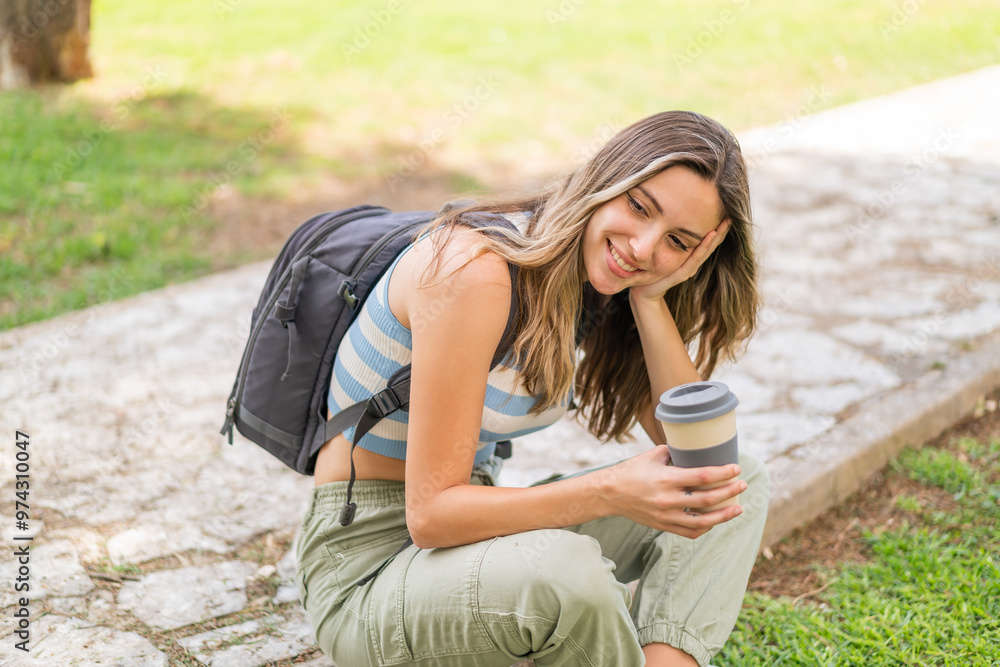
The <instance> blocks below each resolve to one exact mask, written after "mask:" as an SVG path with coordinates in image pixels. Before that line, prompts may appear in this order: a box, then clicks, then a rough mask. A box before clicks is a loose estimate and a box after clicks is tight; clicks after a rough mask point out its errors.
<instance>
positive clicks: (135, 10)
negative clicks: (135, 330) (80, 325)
mask: <svg viewBox="0 0 1000 667" xmlns="http://www.w3.org/2000/svg"><path fill="white" fill-rule="evenodd" d="M991 4H992V3H991V2H988V1H986V0H957V1H956V2H952V3H947V4H942V3H919V4H918V5H917V6H918V7H919V9H918V10H917V11H916V12H914V13H912V15H907V14H905V13H900V10H899V7H901V6H902V5H903V3H900V2H891V1H889V0H880V1H876V2H872V1H870V0H835V1H831V2H827V3H809V4H805V3H800V4H795V3H782V2H778V1H777V0H761V1H760V2H756V1H755V2H746V1H744V0H718V1H715V2H706V3H690V2H681V1H680V0H670V1H668V2H664V3H658V4H657V5H656V6H655V8H654V7H652V6H647V5H641V6H640V5H636V4H634V3H626V2H623V1H621V0H587V1H586V2H584V1H582V0H562V1H561V2H556V1H555V0H552V1H551V2H543V3H535V2H530V1H529V0H517V1H513V2H507V3H504V5H503V9H502V10H496V9H487V8H485V6H480V5H476V4H461V3H454V2H445V0H427V1H425V2H421V3H411V2H407V1H404V0H399V2H398V3H397V2H395V0H393V1H391V2H390V0H384V1H380V2H367V3H362V2H346V1H345V0H340V1H336V2H331V3H314V2H306V1H305V0H289V1H288V2H284V3H273V2H263V1H262V0H212V2H205V1H203V0H178V1H177V2H173V3H140V2H125V0H104V1H102V2H100V3H95V5H94V9H93V22H92V35H91V54H92V59H93V61H94V66H95V70H96V72H97V77H96V78H95V79H94V80H92V81H87V82H81V83H78V84H75V85H74V86H70V87H67V88H65V89H48V90H45V91H41V92H37V91H36V92H20V93H2V94H0V256H2V260H0V328H8V327H11V326H16V325H19V324H23V323H26V322H29V321H33V320H38V319H42V318H45V317H50V316H52V315H54V314H56V313H59V312H63V311H65V310H70V309H75V308H81V307H84V306H87V305H90V304H93V303H97V302H99V301H103V300H106V299H108V298H118V297H121V296H125V295H128V294H133V293H136V292H140V291H143V290H146V289H150V288H153V287H157V286H160V285H163V284H166V283H169V282H173V281H177V280H183V279H186V278H189V277H192V276H195V275H200V274H202V273H205V272H207V271H211V270H216V269H219V268H222V267H226V266H231V265H233V264H235V263H238V262H240V261H243V260H244V259H246V257H243V256H219V255H218V253H217V252H215V251H214V250H213V248H212V246H211V245H210V244H209V243H207V241H206V240H207V239H210V238H211V237H212V230H213V228H214V227H215V226H217V225H219V224H221V223H220V221H218V220H215V219H213V218H212V217H211V215H210V213H211V210H212V208H211V206H208V205H207V203H208V201H209V200H210V199H212V197H213V196H216V195H218V194H219V191H218V190H217V188H216V184H217V183H218V182H219V180H220V179H223V178H225V177H226V172H227V165H231V166H233V169H232V170H231V171H233V173H234V176H233V177H232V178H231V181H232V182H231V184H229V186H227V189H226V190H225V192H227V193H229V194H234V193H235V194H236V195H243V196H251V197H259V198H262V199H270V200H279V201H280V200H283V199H286V198H289V197H291V196H296V197H300V196H302V195H303V193H307V194H308V193H312V194H313V195H315V196H314V198H317V197H319V196H320V195H321V194H322V192H323V190H322V188H323V184H324V183H328V182H330V181H331V180H333V181H335V182H337V183H338V184H341V185H342V186H343V187H341V192H350V191H351V190H352V188H360V186H361V185H363V184H364V185H367V186H368V187H367V191H369V192H370V191H372V187H376V188H377V187H381V188H383V189H388V188H389V185H391V184H392V183H393V182H394V181H393V179H394V178H397V177H399V176H405V177H409V176H410V175H411V167H412V173H413V174H416V175H418V176H419V177H420V178H423V179H429V180H432V181H435V182H439V183H442V184H443V186H444V187H445V188H447V189H453V190H456V191H461V190H466V189H484V188H489V187H490V186H491V185H494V184H495V183H496V181H497V179H500V180H502V181H504V182H505V185H506V186H511V185H513V186H515V187H516V186H517V185H518V184H520V183H526V182H529V181H531V180H532V179H537V178H540V177H546V176H547V175H549V174H551V173H552V172H553V171H554V170H556V169H561V168H564V167H566V166H568V165H569V164H572V163H573V162H575V161H577V160H579V159H581V157H582V156H583V155H585V154H586V153H587V152H588V151H590V150H593V149H594V148H596V146H597V145H599V144H600V142H601V141H603V140H604V139H606V138H607V137H608V136H610V133H611V132H613V131H614V130H616V129H619V128H621V127H623V126H624V125H626V124H627V123H629V122H631V121H633V120H635V119H637V118H639V117H641V116H643V115H646V114H649V113H652V112H654V111H658V110H662V109H667V108H688V109H696V110H699V111H702V112H704V113H707V114H709V115H712V116H715V117H717V118H718V119H720V120H721V121H723V122H724V123H726V124H727V125H729V126H730V127H732V128H734V129H736V130H742V129H746V128H749V127H753V126H756V125H761V124H767V123H774V122H779V121H781V120H783V119H785V118H787V117H789V116H794V115H797V114H800V113H802V112H803V111H804V110H806V111H817V110H819V109H822V108H827V107H830V106H835V105H838V104H843V103H846V102H850V101H854V100H857V99H861V98H865V97H869V96H872V95H875V94H879V93H883V92H887V91H891V90H895V89H899V88H902V87H905V86H909V85H912V84H915V83H920V82H923V81H928V80H932V79H937V78H940V77H944V76H948V75H951V74H955V73H958V72H963V71H967V70H971V69H974V68H977V67H981V66H984V65H988V64H993V63H996V62H997V61H998V60H1000V57H998V53H1000V40H998V37H997V35H1000V12H996V11H995V9H994V8H993V7H992V6H991ZM894 12H895V14H894ZM365 30H367V32H368V33H369V34H368V35H367V36H366V35H365V34H364V31H365ZM275 119H284V120H283V121H281V122H282V123H286V125H285V126H284V128H283V129H282V131H281V132H280V133H278V134H277V135H276V138H274V139H273V140H271V141H267V142H257V143H258V144H259V146H258V149H257V150H256V152H255V154H254V155H253V156H252V157H248V156H249V152H248V151H241V146H244V147H245V144H244V142H246V141H248V140H253V139H254V138H259V137H260V136H261V133H262V132H266V129H267V127H268V125H269V124H270V123H272V122H274V121H275ZM102 123H103V125H102ZM84 152H85V154H83V153H84ZM407 165H410V167H407ZM373 184H374V185H373ZM317 193H319V194H317ZM342 196H346V195H342ZM352 203H353V202H352ZM396 203H397V204H399V205H402V206H405V205H406V201H401V202H396Z"/></svg>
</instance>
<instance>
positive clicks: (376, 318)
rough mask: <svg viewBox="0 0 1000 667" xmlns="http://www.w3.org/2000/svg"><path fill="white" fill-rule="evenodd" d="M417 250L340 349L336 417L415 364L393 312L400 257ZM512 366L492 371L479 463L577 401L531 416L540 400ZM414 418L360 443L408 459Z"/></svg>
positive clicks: (380, 427)
mask: <svg viewBox="0 0 1000 667" xmlns="http://www.w3.org/2000/svg"><path fill="white" fill-rule="evenodd" d="M412 247H413V246H412V245H411V246H410V247H409V248H407V249H406V250H404V251H403V252H402V253H400V254H399V256H398V257H397V258H396V260H395V261H394V262H393V263H392V264H391V265H390V266H389V269H388V270H387V271H386V272H385V275H384V276H382V278H380V279H379V281H378V282H377V283H376V284H375V286H374V287H373V288H372V291H371V293H370V294H369V297H368V299H367V300H366V301H365V303H364V305H363V306H362V307H361V312H360V313H358V316H357V318H356V319H355V320H354V322H352V323H351V326H350V328H349V329H348V330H347V334H346V335H345V336H344V338H343V340H341V342H340V347H338V348H337V356H336V359H335V360H334V364H333V375H332V377H331V380H330V393H329V397H328V403H329V407H330V414H336V413H337V412H338V411H340V410H343V409H344V408H346V407H348V406H350V405H353V404H354V403H358V402H361V401H365V400H367V399H368V398H369V397H371V396H372V395H373V394H375V393H377V392H379V391H381V390H382V389H385V388H386V386H387V385H388V383H389V378H390V377H391V376H392V374H393V373H395V372H396V371H397V370H399V369H400V368H402V367H403V366H405V365H406V364H408V363H410V360H411V358H412V356H413V343H412V336H411V332H410V330H409V329H407V328H406V327H404V326H403V325H402V324H401V323H400V322H399V320H397V319H396V316H395V315H393V314H392V311H391V310H390V309H389V278H390V277H391V276H392V273H393V271H394V270H395V268H396V264H398V263H399V260H400V258H402V257H403V255H404V254H406V252H408V251H409V249H410V248H412ZM507 363H508V359H507V358H505V359H504V360H503V361H501V362H500V363H499V364H497V366H496V367H494V368H493V370H491V371H490V373H489V376H488V378H487V387H486V403H485V405H484V407H483V421H482V426H481V429H480V431H479V445H478V448H477V452H476V459H475V462H476V463H479V462H481V461H484V460H486V459H488V458H489V457H490V456H492V454H493V450H494V448H495V445H496V443H497V442H498V441H501V440H510V439H512V438H517V437H520V436H523V435H527V434H528V433H533V432H534V431H538V430H541V429H543V428H545V427H546V426H550V425H552V424H554V423H555V422H556V421H558V420H559V418H560V417H561V416H562V415H563V414H564V413H565V412H566V410H567V408H568V406H569V402H570V399H571V398H572V397H571V396H567V397H566V399H565V400H564V401H563V402H562V403H561V404H559V405H556V406H553V407H551V408H549V409H547V410H545V411H543V412H541V413H540V414H537V415H530V414H528V411H529V410H530V409H531V408H532V407H533V406H534V405H535V403H536V402H537V398H536V397H535V396H532V395H531V394H529V393H528V392H527V390H526V389H525V388H524V383H523V382H522V380H521V376H520V374H519V373H518V371H517V369H516V368H514V367H513V366H508V365H507ZM408 420H409V414H408V413H407V412H404V411H402V410H399V411H397V412H394V413H393V414H391V415H389V416H388V417H386V418H385V419H383V420H382V421H380V422H379V423H378V424H376V425H375V427H374V428H373V429H372V430H371V431H370V432H368V433H366V434H365V435H364V436H363V437H362V438H361V441H360V442H358V443H357V445H358V446H359V447H362V448H364V449H367V450H369V451H372V452H375V453H377V454H382V455H384V456H390V457H392V458H396V459H405V458H406V427H407V422H408ZM344 436H345V437H346V438H347V439H348V440H349V441H351V442H354V427H353V426H352V427H351V428H348V429H346V430H345V431H344Z"/></svg>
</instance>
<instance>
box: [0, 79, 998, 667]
mask: <svg viewBox="0 0 1000 667" xmlns="http://www.w3.org/2000/svg"><path fill="white" fill-rule="evenodd" d="M998 117H1000V68H997V67H994V68H988V69H985V70H980V71H979V72H975V73H972V74H969V75H965V76H961V77H956V78H954V79H950V80H946V81H942V82H938V83H935V84H931V85H929V86H923V87H919V88H915V89H911V90H908V91H904V92H901V93H898V94H895V95H891V96H887V97H883V98H878V99H875V100H869V101H866V102H863V103H860V104H856V105H852V106H849V107H844V108H841V109H835V110H832V111H829V112H824V113H821V114H817V115H815V116H809V117H805V116H802V117H794V118H790V119H788V120H787V121H785V122H784V123H781V124H779V125H777V126H775V127H772V128H765V129H763V130H759V131H755V132H750V133H747V134H746V135H744V136H743V137H742V141H743V143H744V146H745V149H746V152H747V154H748V156H749V157H750V161H751V163H752V165H753V176H752V177H753V188H754V196H755V210H756V218H757V221H758V223H759V226H760V235H761V236H760V247H761V249H762V253H763V266H764V277H763V286H764V293H765V305H766V307H765V309H764V311H763V313H762V318H761V328H760V332H759V334H758V335H757V336H756V337H755V338H754V340H753V342H752V343H751V345H750V346H749V348H748V350H747V352H746V354H745V355H744V356H743V357H742V358H741V359H740V360H739V361H738V362H737V363H735V364H733V365H731V366H729V367H727V368H725V369H723V370H722V371H720V373H719V374H718V379H722V380H724V381H726V382H728V383H729V384H730V385H731V386H732V387H733V389H734V390H735V391H736V393H737V394H738V395H739V396H740V399H741V406H740V409H739V412H738V425H739V429H740V439H741V446H745V447H747V448H749V449H751V450H753V451H755V452H757V453H759V454H761V455H762V456H764V457H765V458H766V459H767V460H768V461H769V462H770V466H771V468H772V477H773V478H774V482H775V490H774V494H773V496H772V498H770V499H767V498H764V499H744V502H770V503H771V506H772V510H781V511H779V512H777V513H772V517H774V519H773V522H774V523H775V525H776V526H778V527H777V528H774V529H769V530H770V533H769V535H770V539H773V538H775V537H776V536H778V535H780V534H781V533H782V532H784V531H786V530H788V529H790V528H791V527H792V524H791V523H790V521H791V519H789V518H788V517H790V516H792V515H791V514H788V512H787V511H785V510H783V509H782V508H784V507H786V506H789V505H791V504H795V503H796V501H797V500H800V496H799V495H797V494H798V493H799V491H797V490H796V489H799V488H800V487H801V481H802V480H803V479H811V478H809V477H808V476H809V475H810V474H814V473H815V468H816V467H817V465H819V463H817V462H821V461H822V462H828V460H829V457H828V456H827V454H828V451H827V450H828V449H829V448H830V447H829V446H828V445H829V443H832V442H836V441H837V440H836V438H837V437H841V438H844V437H846V436H844V434H845V433H854V432H855V431H849V430H845V429H849V428H855V429H857V428H858V427H857V426H856V424H857V423H858V422H857V420H859V419H868V422H866V423H869V424H871V423H872V422H877V423H879V424H881V423H882V422H884V421H887V420H888V419H889V417H888V416H887V414H888V413H885V412H884V410H886V408H885V406H886V405H895V406H897V407H894V408H892V410H893V412H892V414H893V415H901V414H904V413H905V414H906V415H908V418H910V419H911V421H912V420H916V421H920V420H921V419H922V416H924V414H925V413H923V412H918V413H914V412H912V410H910V412H907V410H908V409H909V408H907V407H906V406H907V405H910V404H911V403H913V401H910V400H909V398H910V397H912V396H914V395H917V394H919V396H935V395H937V394H940V393H943V392H945V389H947V391H948V392H952V393H954V392H957V391H959V390H969V388H970V387H972V389H975V388H976V387H974V386H973V385H971V384H969V383H970V382H971V380H967V378H971V377H973V376H975V378H978V380H977V381H980V382H986V381H990V382H994V381H995V382H996V383H1000V379H998V378H1000V360H998V354H997V353H996V350H997V349H998V348H996V347H989V345H991V344H995V343H996V341H997V340H998V333H1000V124H998V123H997V122H996V118H998ZM266 270H267V267H266V266H265V265H260V264H258V265H252V266H246V267H243V268H240V269H237V270H235V271H231V272H227V273H224V274H218V275H214V276H210V277H208V278H205V279H202V280H198V281H195V282H193V283H188V284H184V285H178V286H173V287H170V288H167V289H164V290H159V291H156V292H151V293H147V294H144V295H142V296H139V297H137V298H133V299H127V300H123V301H117V302H112V303H108V304H105V305H101V306H98V307H95V308H91V309H89V310H86V311H82V312H78V313H73V314H70V315H66V316H63V317H58V318H55V319H52V320H49V321H46V322H42V323H39V324H35V325H30V326H26V327H22V328H19V329H15V330H13V331H8V332H5V333H2V334H0V404H2V405H3V415H2V421H3V427H4V429H3V433H4V437H5V438H8V439H9V441H10V442H9V443H8V444H5V445H4V446H3V448H2V451H3V452H5V454H4V455H3V456H2V457H0V492H2V496H3V497H4V498H7V499H8V501H6V502H5V504H4V507H3V509H2V510H0V531H2V534H3V540H4V544H5V545H8V548H5V549H4V550H3V551H2V552H0V581H2V582H3V583H2V588H0V664H4V665H6V664H10V665H46V666H48V665H72V664H120V665H166V664H168V663H169V664H189V665H193V664H199V663H201V664H206V665H213V666H216V667H217V666H220V665H240V666H244V665H247V666H249V665H264V664H291V661H292V660H299V661H305V663H304V664H309V665H329V664H330V663H329V661H328V660H326V659H325V658H323V657H322V655H321V654H319V653H318V652H317V650H316V649H315V645H314V638H313V636H312V633H311V630H310V628H309V625H308V622H307V620H306V619H305V617H304V614H303V612H302V611H301V610H300V608H299V605H298V601H297V596H296V592H295V588H294V586H292V585H291V584H290V580H291V575H292V573H293V571H294V567H295V561H294V554H293V553H291V551H290V545H291V541H292V537H293V534H294V531H295V529H296V525H297V522H298V520H299V517H300V515H301V512H302V510H303V507H304V503H305V501H306V497H307V493H308V490H309V488H310V480H308V479H305V478H301V477H299V476H297V475H296V474H294V473H293V472H291V471H289V470H287V469H285V468H283V467H282V466H281V465H280V464H279V463H277V462H276V461H275V460H273V459H271V458H269V457H268V456H267V455H266V454H264V453H263V452H261V451H259V450H258V449H257V448H256V447H254V446H252V445H251V444H249V443H247V441H245V440H243V439H242V438H239V437H238V438H237V441H236V445H235V446H233V447H230V446H228V445H226V444H224V442H223V439H222V437H221V436H219V435H217V431H218V428H219V426H220V424H221V421H222V415H223V411H224V403H225V399H226V397H227V396H228V393H229V389H230V384H231V381H232V377H233V374H234V372H235V369H236V366H237V365H238V361H239V355H240V352H241V350H242V346H243V343H244V340H245V336H246V334H247V323H248V316H249V312H250V310H251V309H252V306H253V304H254V302H255V299H256V296H257V294H258V291H259V289H260V286H261V284H262V282H263V279H264V275H265V273H266ZM970 360H971V361H970ZM956 369H957V370H956ZM949 373H951V375H949ZM984 373H986V375H984ZM983 378H986V380H984V379H983ZM953 386H954V387H956V389H954V390H953V389H952V387H953ZM908 392H909V393H908ZM914 392H917V394H914ZM921 392H922V393H921ZM904 398H905V399H906V400H903V399H904ZM893 401H895V403H893ZM916 403H919V401H916ZM900 405H902V407H899V406H900ZM921 405H922V403H921ZM963 406H964V404H963ZM966 407H969V406H965V407H963V408H962V409H966ZM894 418H895V417H894ZM15 430H20V431H22V432H25V433H27V434H30V443H31V444H30V445H29V446H28V451H29V453H30V459H29V463H30V475H31V477H30V482H31V488H30V496H29V504H30V512H29V514H30V521H29V525H30V530H29V531H27V532H25V531H20V530H17V529H16V528H15V517H14V516H13V502H12V497H13V494H14V492H15V487H14V475H15V463H16V460H15V452H16V451H17V450H16V449H15V447H14V437H15V436H14V434H15ZM874 430H878V429H877V428H874ZM893 433H895V431H893ZM837 434H840V435H839V436H838V435H837ZM891 435H892V434H890V436H891ZM887 437H889V436H887ZM928 437H929V436H928ZM897 439H898V438H897ZM855 440H856V441H857V442H853V443H852V444H853V445H854V446H858V447H861V448H862V449H863V448H865V447H867V446H868V444H870V442H871V441H869V440H868V439H866V437H864V436H858V437H857V438H855ZM645 446H648V442H646V441H645V440H644V438H642V437H640V440H639V442H637V443H635V444H633V445H624V446H616V445H603V446H601V445H599V444H598V443H596V442H595V441H594V439H593V438H591V437H590V436H588V435H587V434H586V433H585V432H584V431H583V430H582V428H580V427H579V426H578V425H576V424H574V423H572V422H569V421H566V422H561V423H560V424H558V425H556V426H555V427H553V428H552V429H549V430H547V431H544V432H541V433H539V434H535V435H533V436H531V437H528V438H523V439H521V440H520V441H518V442H517V443H515V452H516V454H515V457H514V459H512V460H511V461H510V463H509V464H508V467H507V469H506V470H505V471H504V479H503V480H502V481H503V483H505V484H508V485H524V484H527V483H529V482H530V481H532V480H534V479H537V478H540V477H542V476H545V475H547V474H549V473H551V472H553V471H556V470H559V471H569V470H575V469H579V468H581V467H584V466H590V465H595V464H598V463H603V462H607V461H612V460H616V459H619V458H624V457H626V456H628V455H630V454H632V453H634V452H637V451H639V450H641V449H642V448H643V447H645ZM866 451H867V450H866ZM823 465H826V463H823ZM775 471H776V472H775ZM830 471H831V472H830V474H829V478H830V479H840V478H839V477H836V475H835V474H834V473H835V471H834V469H833V468H830ZM837 474H839V473H837ZM852 474H853V473H852ZM858 481H860V478H859V480H858ZM837 484H838V485H840V486H838V489H837V490H836V493H843V492H844V491H845V490H849V489H847V486H849V485H847V484H846V483H843V484H842V483H841V482H837ZM813 487H815V488H819V489H820V491H819V492H816V493H818V494H819V495H821V496H822V498H821V499H820V500H823V501H824V502H827V503H829V502H833V501H835V499H836V498H835V497H834V496H835V494H834V492H833V491H828V490H825V489H824V488H823V487H822V486H821V485H815V484H814V485H813ZM841 487H843V488H841ZM814 495H815V494H814ZM810 502H812V501H810ZM817 502H819V501H817ZM794 520H795V521H801V520H804V518H803V517H801V516H798V515H796V517H795V518H794ZM28 535H34V536H35V539H34V540H33V541H31V542H26V541H15V540H14V538H15V537H25V536H28ZM24 544H30V566H29V567H30V571H31V574H30V577H31V580H30V583H31V591H30V598H31V602H30V605H29V610H30V615H31V633H30V641H29V644H30V647H31V651H30V653H24V652H22V651H19V650H17V649H16V648H15V644H16V642H17V641H19V640H18V638H17V636H16V635H15V634H14V633H15V631H16V630H17V629H18V628H17V619H16V618H15V617H14V616H13V613H14V611H15V610H16V609H17V608H18V597H20V595H21V594H15V591H14V589H13V582H14V581H15V579H16V577H17V575H18V568H19V567H20V564H19V563H18V562H17V561H16V560H15V558H14V557H13V552H14V549H15V548H16V546H20V545H24ZM296 664H299V663H296Z"/></svg>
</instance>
